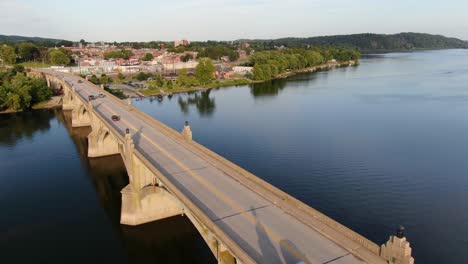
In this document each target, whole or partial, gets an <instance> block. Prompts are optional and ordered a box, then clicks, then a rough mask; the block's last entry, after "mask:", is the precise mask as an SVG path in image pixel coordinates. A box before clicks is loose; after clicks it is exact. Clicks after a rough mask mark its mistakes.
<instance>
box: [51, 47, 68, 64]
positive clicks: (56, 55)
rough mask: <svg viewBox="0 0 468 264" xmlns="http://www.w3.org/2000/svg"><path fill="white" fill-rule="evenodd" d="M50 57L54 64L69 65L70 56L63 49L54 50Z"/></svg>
mask: <svg viewBox="0 0 468 264" xmlns="http://www.w3.org/2000/svg"><path fill="white" fill-rule="evenodd" d="M49 57H50V63H52V64H54V65H67V64H69V63H70V58H69V57H68V56H67V55H66V54H65V53H63V52H62V51H61V50H52V51H51V52H50V53H49Z"/></svg>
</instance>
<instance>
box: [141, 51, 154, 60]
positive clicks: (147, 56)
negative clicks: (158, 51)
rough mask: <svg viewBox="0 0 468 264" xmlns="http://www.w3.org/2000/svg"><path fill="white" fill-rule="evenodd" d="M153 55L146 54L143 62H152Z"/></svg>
mask: <svg viewBox="0 0 468 264" xmlns="http://www.w3.org/2000/svg"><path fill="white" fill-rule="evenodd" d="M153 58H154V57H153V54H151V53H146V54H145V56H144V57H143V61H152V60H153Z"/></svg>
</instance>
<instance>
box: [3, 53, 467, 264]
mask: <svg viewBox="0 0 468 264" xmlns="http://www.w3.org/2000/svg"><path fill="white" fill-rule="evenodd" d="M134 104H135V105H136V106H137V107H138V108H140V109H141V110H143V111H145V112H146V113H148V114H150V115H152V116H154V117H155V118H157V119H159V120H161V121H162V122H164V123H166V124H167V125H169V126H171V127H173V128H175V129H177V130H180V129H181V128H182V126H183V123H184V121H186V120H187V121H189V122H190V123H191V127H192V131H193V134H194V139H195V140H197V141H198V142H200V143H202V144H204V145H205V146H207V147H209V148H210V149H212V150H214V151H215V152H217V153H219V154H221V155H222V156H224V157H226V158H227V159H229V160H231V161H233V162H235V163H236V164H238V165H240V166H242V167H243V168H245V169H247V170H249V171H251V172H252V173H254V174H256V175H257V176H259V177H261V178H263V179H265V180H266V181H268V182H270V183H272V184H273V185H275V186H277V187H278V188H280V189H282V190H284V191H286V192H288V193H290V194H291V195H293V196H295V197H297V198H298V199H300V200H302V201H304V202H305V203H307V204H309V205H310V206H312V207H314V208H316V209H318V210H320V211H322V212H323V213H325V214H327V215H328V216H330V217H332V218H333V219H335V220H337V221H339V222H341V223H343V224H345V225H346V226H348V227H350V228H352V229H353V230H355V231H357V232H359V233H361V234H363V235H364V236H366V237H368V238H369V239H371V240H373V241H375V242H376V243H378V244H381V243H384V242H385V241H386V240H387V239H388V236H389V235H390V234H394V230H395V228H396V227H397V226H398V225H403V226H405V227H406V229H407V238H408V240H409V241H410V242H411V244H412V248H413V252H414V254H413V255H414V257H415V259H416V263H424V264H425V263H427V264H435V263H465V262H466V258H467V257H468V253H467V251H466V249H468V203H467V201H468V162H467V161H466V159H467V157H468V136H467V131H468V51H467V50H444V51H425V52H413V53H392V54H385V55H374V56H367V57H365V58H363V60H362V63H361V65H360V66H358V67H348V68H340V69H335V70H332V71H324V72H318V73H312V74H301V75H297V76H294V77H290V78H288V79H286V80H276V81H272V82H268V83H263V84H256V85H250V86H239V87H230V88H221V89H213V90H210V91H203V92H195V93H190V94H180V95H174V96H173V97H171V98H168V97H164V98H163V100H162V101H158V100H157V99H154V100H153V99H150V98H147V99H144V100H141V101H134ZM70 122H71V121H70V113H69V112H62V111H60V110H50V111H48V110H47V111H35V112H27V113H20V114H9V115H0V157H1V160H0V171H1V176H0V209H1V212H2V214H1V217H0V253H1V256H2V258H3V259H7V260H10V259H11V261H10V262H13V260H14V263H31V262H39V263H63V262H80V263H82V262H95V261H96V260H102V261H105V262H114V263H214V262H215V260H214V258H213V257H212V256H211V252H210V251H209V250H208V248H207V246H205V244H204V242H203V239H202V238H201V237H200V236H199V234H198V233H197V231H196V230H195V228H194V227H193V226H192V225H191V223H190V221H188V220H187V219H186V218H184V217H175V218H171V219H167V220H164V221H160V222H157V223H150V224H146V225H143V226H139V227H127V226H121V225H120V224H119V213H120V189H121V188H123V187H124V186H125V185H126V184H127V183H128V179H127V175H126V172H125V168H124V166H123V164H122V160H121V159H120V158H119V157H107V158H100V159H91V160H89V159H87V158H86V148H87V145H86V144H87V143H86V135H87V134H88V133H89V129H87V128H80V129H71V128H70ZM2 262H3V261H2ZM10 262H6V263H10Z"/></svg>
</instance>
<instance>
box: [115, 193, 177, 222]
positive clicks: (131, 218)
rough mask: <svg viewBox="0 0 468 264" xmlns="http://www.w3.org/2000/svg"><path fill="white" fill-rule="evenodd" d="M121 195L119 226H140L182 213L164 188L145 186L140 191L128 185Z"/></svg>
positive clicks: (175, 201)
mask: <svg viewBox="0 0 468 264" xmlns="http://www.w3.org/2000/svg"><path fill="white" fill-rule="evenodd" d="M121 193H122V210H121V215H120V223H121V224H125V225H132V226H135V225H141V224H144V223H149V222H153V221H157V220H161V219H165V218H169V217H172V216H176V215H182V213H183V209H182V206H181V205H180V203H179V202H178V201H177V200H176V199H175V198H174V197H173V196H172V195H171V194H170V193H169V192H167V191H166V190H165V189H164V188H160V187H157V186H146V187H145V188H143V189H141V190H134V189H133V187H132V185H131V184H129V185H127V186H126V187H125V188H123V190H122V191H121Z"/></svg>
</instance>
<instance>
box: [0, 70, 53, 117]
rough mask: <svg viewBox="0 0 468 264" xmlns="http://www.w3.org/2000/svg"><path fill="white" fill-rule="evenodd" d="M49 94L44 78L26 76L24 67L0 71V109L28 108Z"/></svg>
mask: <svg viewBox="0 0 468 264" xmlns="http://www.w3.org/2000/svg"><path fill="white" fill-rule="evenodd" d="M51 96H52V89H51V88H49V87H47V84H46V82H45V80H43V79H40V78H29V77H26V75H25V73H24V68H21V67H16V68H14V69H12V70H6V71H0V110H5V109H11V110H21V109H29V108H31V107H32V106H33V105H34V104H36V103H39V102H42V101H46V100H49V99H50V97H51Z"/></svg>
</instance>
